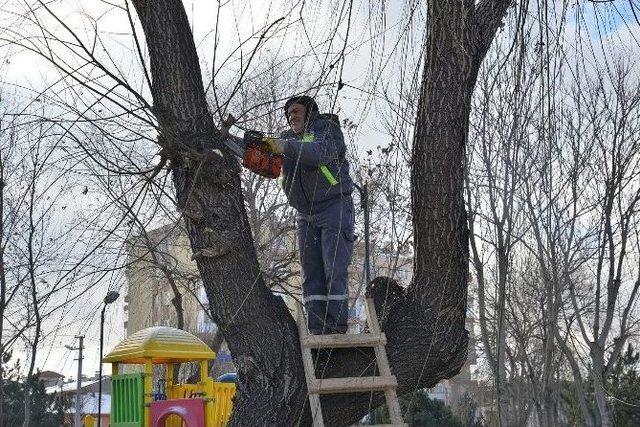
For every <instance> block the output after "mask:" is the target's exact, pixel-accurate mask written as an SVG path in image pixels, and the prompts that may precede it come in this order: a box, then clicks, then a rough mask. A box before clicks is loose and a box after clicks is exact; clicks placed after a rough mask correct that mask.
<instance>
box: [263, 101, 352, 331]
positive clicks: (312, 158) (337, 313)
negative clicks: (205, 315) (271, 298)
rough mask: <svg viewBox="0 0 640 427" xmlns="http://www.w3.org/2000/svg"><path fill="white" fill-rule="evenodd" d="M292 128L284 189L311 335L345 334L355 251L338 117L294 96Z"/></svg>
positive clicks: (285, 149)
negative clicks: (291, 211) (295, 235)
mask: <svg viewBox="0 0 640 427" xmlns="http://www.w3.org/2000/svg"><path fill="white" fill-rule="evenodd" d="M284 112H285V116H286V118H287V121H288V123H289V126H290V127H291V129H290V130H287V131H285V132H284V133H283V134H282V139H281V140H280V141H284V142H283V143H280V144H278V147H276V148H275V150H277V151H279V152H282V153H283V158H284V159H283V166H282V175H283V187H284V191H285V194H286V195H287V199H288V201H289V204H290V205H291V206H292V207H294V208H295V209H296V211H297V231H298V244H299V248H300V264H301V265H302V276H303V282H302V289H303V296H304V303H305V307H306V309H307V315H308V324H307V326H308V328H309V332H310V333H312V334H332V333H341V334H343V333H345V332H346V331H347V316H348V303H349V291H348V281H347V268H348V266H349V264H350V263H351V253H352V251H353V242H354V240H355V236H354V234H353V223H354V209H353V200H352V198H351V193H352V191H353V181H352V180H351V177H350V176H349V164H348V162H347V160H346V159H345V154H346V146H345V143H344V137H343V135H342V131H341V130H340V125H339V122H338V119H337V117H336V116H334V115H328V114H319V111H318V105H317V104H316V102H315V100H314V99H313V98H311V97H308V96H296V97H293V98H291V99H289V100H288V101H287V102H286V104H285V106H284Z"/></svg>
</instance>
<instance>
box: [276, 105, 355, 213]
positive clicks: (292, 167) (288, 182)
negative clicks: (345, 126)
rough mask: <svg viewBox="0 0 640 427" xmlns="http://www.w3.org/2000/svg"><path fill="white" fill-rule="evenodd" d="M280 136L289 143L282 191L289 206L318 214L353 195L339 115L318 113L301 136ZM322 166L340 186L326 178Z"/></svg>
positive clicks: (290, 134) (286, 151) (286, 146)
mask: <svg viewBox="0 0 640 427" xmlns="http://www.w3.org/2000/svg"><path fill="white" fill-rule="evenodd" d="M281 137H282V138H284V139H286V140H287V144H286V145H285V150H284V160H283V164H282V177H283V188H284V192H285V194H286V195H287V199H288V200H289V204H290V205H291V206H293V207H294V208H295V209H296V210H297V211H298V212H301V213H304V214H312V213H316V212H319V211H321V210H323V209H324V208H325V207H327V206H329V205H330V204H331V203H332V202H334V201H335V200H336V199H339V198H341V197H344V196H346V195H350V194H351V193H352V192H353V181H352V180H351V177H350V176H349V162H347V160H346V158H345V157H346V151H347V147H346V146H345V144H344V137H343V135H342V131H341V130H340V125H339V124H338V120H337V117H336V116H334V115H325V114H319V115H318V114H315V115H314V116H312V117H311V118H310V120H309V125H307V127H306V128H305V130H304V131H303V132H302V133H301V134H298V135H296V134H295V133H294V132H293V131H292V130H288V131H285V132H283V133H282V135H281ZM323 165H324V166H326V168H327V169H328V170H329V172H330V173H331V175H333V177H334V178H335V179H336V181H337V183H333V185H332V184H331V183H330V182H329V179H327V177H325V175H324V174H323V172H322V171H321V166H323Z"/></svg>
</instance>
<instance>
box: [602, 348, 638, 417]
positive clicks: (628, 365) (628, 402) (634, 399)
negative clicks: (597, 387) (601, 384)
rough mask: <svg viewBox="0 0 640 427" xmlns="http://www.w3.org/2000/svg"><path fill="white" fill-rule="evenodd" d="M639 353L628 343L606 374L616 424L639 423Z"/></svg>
mask: <svg viewBox="0 0 640 427" xmlns="http://www.w3.org/2000/svg"><path fill="white" fill-rule="evenodd" d="M639 360H640V353H638V352H637V351H635V350H634V348H633V346H632V345H631V344H629V345H628V346H627V350H626V351H625V352H624V353H621V354H620V355H619V356H618V360H616V362H615V364H614V365H613V368H612V369H611V372H610V373H609V375H608V381H607V383H608V387H607V389H608V390H607V392H608V393H609V395H610V396H612V397H613V402H612V405H611V406H612V412H613V421H614V425H616V426H625V427H627V426H628V427H631V426H635V425H638V424H640V378H639V377H640V372H639V368H640V364H639V363H638V361H639Z"/></svg>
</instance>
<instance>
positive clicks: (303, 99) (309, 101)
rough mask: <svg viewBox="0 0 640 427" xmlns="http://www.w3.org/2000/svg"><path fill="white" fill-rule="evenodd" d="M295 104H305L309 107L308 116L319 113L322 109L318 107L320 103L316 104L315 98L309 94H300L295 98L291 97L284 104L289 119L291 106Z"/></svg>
mask: <svg viewBox="0 0 640 427" xmlns="http://www.w3.org/2000/svg"><path fill="white" fill-rule="evenodd" d="M293 104H300V105H303V106H304V107H305V108H306V109H307V117H309V115H310V114H314V113H315V114H318V112H319V111H320V109H319V108H318V104H316V101H315V99H313V98H312V97H310V96H307V95H298V96H294V97H293V98H289V100H288V101H287V102H286V103H285V104H284V116H285V117H286V118H287V121H289V107H291V106H292V105H293Z"/></svg>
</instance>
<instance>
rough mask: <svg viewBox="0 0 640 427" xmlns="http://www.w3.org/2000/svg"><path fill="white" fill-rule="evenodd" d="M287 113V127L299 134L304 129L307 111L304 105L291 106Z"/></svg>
mask: <svg viewBox="0 0 640 427" xmlns="http://www.w3.org/2000/svg"><path fill="white" fill-rule="evenodd" d="M287 112H288V113H289V126H291V129H292V130H293V131H294V132H295V133H300V132H302V130H303V129H304V119H305V117H306V113H307V109H306V108H305V107H304V105H300V104H292V105H291V106H290V107H289V109H288V110H287Z"/></svg>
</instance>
